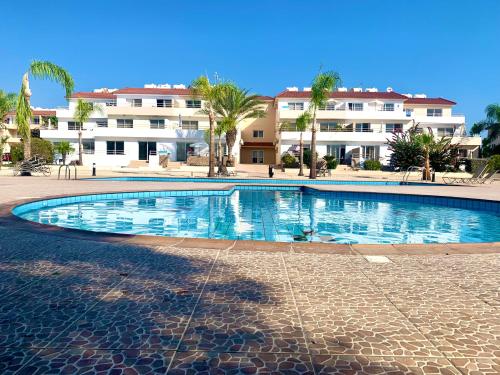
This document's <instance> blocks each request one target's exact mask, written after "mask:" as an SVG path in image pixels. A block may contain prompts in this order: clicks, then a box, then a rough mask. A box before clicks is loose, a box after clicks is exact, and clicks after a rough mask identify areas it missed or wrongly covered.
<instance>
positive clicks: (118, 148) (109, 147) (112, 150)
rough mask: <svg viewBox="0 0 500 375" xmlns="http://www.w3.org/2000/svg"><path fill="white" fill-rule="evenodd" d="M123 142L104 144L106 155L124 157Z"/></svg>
mask: <svg viewBox="0 0 500 375" xmlns="http://www.w3.org/2000/svg"><path fill="white" fill-rule="evenodd" d="M124 150H125V147H124V142H123V141H107V142H106V154H108V155H124V154H125V152H124Z"/></svg>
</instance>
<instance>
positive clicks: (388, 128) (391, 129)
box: [385, 124, 403, 133]
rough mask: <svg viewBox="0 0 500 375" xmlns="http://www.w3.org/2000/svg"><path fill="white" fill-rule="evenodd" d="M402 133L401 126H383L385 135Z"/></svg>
mask: <svg viewBox="0 0 500 375" xmlns="http://www.w3.org/2000/svg"><path fill="white" fill-rule="evenodd" d="M402 131H403V124H385V132H386V133H401V132H402Z"/></svg>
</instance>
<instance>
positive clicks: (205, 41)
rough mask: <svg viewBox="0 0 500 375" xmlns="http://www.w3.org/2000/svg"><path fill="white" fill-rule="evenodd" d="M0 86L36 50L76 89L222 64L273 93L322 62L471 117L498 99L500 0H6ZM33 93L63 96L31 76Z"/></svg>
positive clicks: (43, 100) (13, 86)
mask: <svg viewBox="0 0 500 375" xmlns="http://www.w3.org/2000/svg"><path fill="white" fill-rule="evenodd" d="M0 30H1V35H2V43H1V47H0V88H2V89H4V90H8V91H16V92H17V91H18V89H19V86H20V80H21V76H22V73H23V72H24V71H25V70H26V68H27V66H28V63H29V62H30V61H31V60H32V59H48V60H51V61H53V62H55V63H57V64H59V65H62V66H63V67H65V68H66V69H68V70H69V71H70V73H71V74H72V75H73V77H74V79H75V82H76V90H78V91H83V90H91V89H93V88H96V87H125V86H139V87H141V86H142V85H143V84H144V83H150V82H154V83H163V82H168V83H171V84H172V83H186V84H189V82H190V81H191V80H192V79H193V78H194V77H196V76H197V75H199V74H201V73H209V74H212V73H213V72H217V73H218V74H219V76H221V77H224V78H226V79H231V80H234V81H236V82H237V83H238V84H240V85H241V86H243V87H246V88H249V89H252V90H253V91H255V92H258V93H260V94H264V95H275V94H277V93H278V92H280V91H281V90H282V89H283V88H284V87H286V86H299V87H303V86H308V85H309V84H310V82H311V79H312V77H313V76H314V74H315V73H316V72H317V71H318V68H319V66H320V65H322V66H323V67H324V69H333V70H336V71H338V72H339V73H340V74H341V76H342V78H343V82H344V85H345V86H348V87H356V86H361V87H378V88H385V87H387V86H391V87H393V88H394V89H395V90H396V91H398V92H401V93H406V92H410V93H422V92H423V93H426V94H427V95H429V96H442V97H445V98H449V99H452V100H455V101H456V102H458V106H457V108H456V110H455V111H456V112H458V113H465V114H466V115H467V122H468V124H469V125H470V124H472V123H473V122H474V121H477V120H479V119H481V118H483V110H484V107H485V106H486V105H487V104H489V103H494V102H500V1H498V0H474V1H465V0H456V1H452V0H449V1H444V0H442V1H440V0H419V1H413V0H411V1H410V0H394V1H384V0H378V1H371V0H364V1H361V0H358V1H346V0H343V1H327V0H323V1H312V0H300V1H295V0H290V1H276V0H275V1H264V0H262V1H257V0H254V1H248V2H243V1H235V0H232V1H222V0H220V1H217V0H213V1H206V0H205V1H197V0H191V1H161V0H155V1H149V0H143V1H137V0H135V1H128V0H120V1H113V0H106V1H104V0H103V1H88V0H84V1H55V0H54V1H52V0H51V1H34V0H31V1H29V0H28V1H21V0H17V1H6V2H4V3H3V4H2V21H1V23H0ZM32 88H33V92H34V94H33V104H34V105H36V106H58V105H64V104H65V101H64V98H63V96H64V95H63V91H62V89H60V88H58V87H57V86H56V85H54V84H52V83H46V82H34V83H33V85H32Z"/></svg>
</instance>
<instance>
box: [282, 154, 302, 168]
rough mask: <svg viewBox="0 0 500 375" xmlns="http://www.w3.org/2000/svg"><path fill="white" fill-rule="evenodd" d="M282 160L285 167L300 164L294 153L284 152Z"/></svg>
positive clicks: (293, 166)
mask: <svg viewBox="0 0 500 375" xmlns="http://www.w3.org/2000/svg"><path fill="white" fill-rule="evenodd" d="M281 161H282V162H283V165H284V166H285V168H295V167H297V166H298V162H297V159H295V157H294V156H293V155H290V154H288V153H286V154H284V155H283V156H282V157H281Z"/></svg>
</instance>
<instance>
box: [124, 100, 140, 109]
mask: <svg viewBox="0 0 500 375" xmlns="http://www.w3.org/2000/svg"><path fill="white" fill-rule="evenodd" d="M127 101H128V102H129V103H130V106H131V107H142V99H127Z"/></svg>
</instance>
